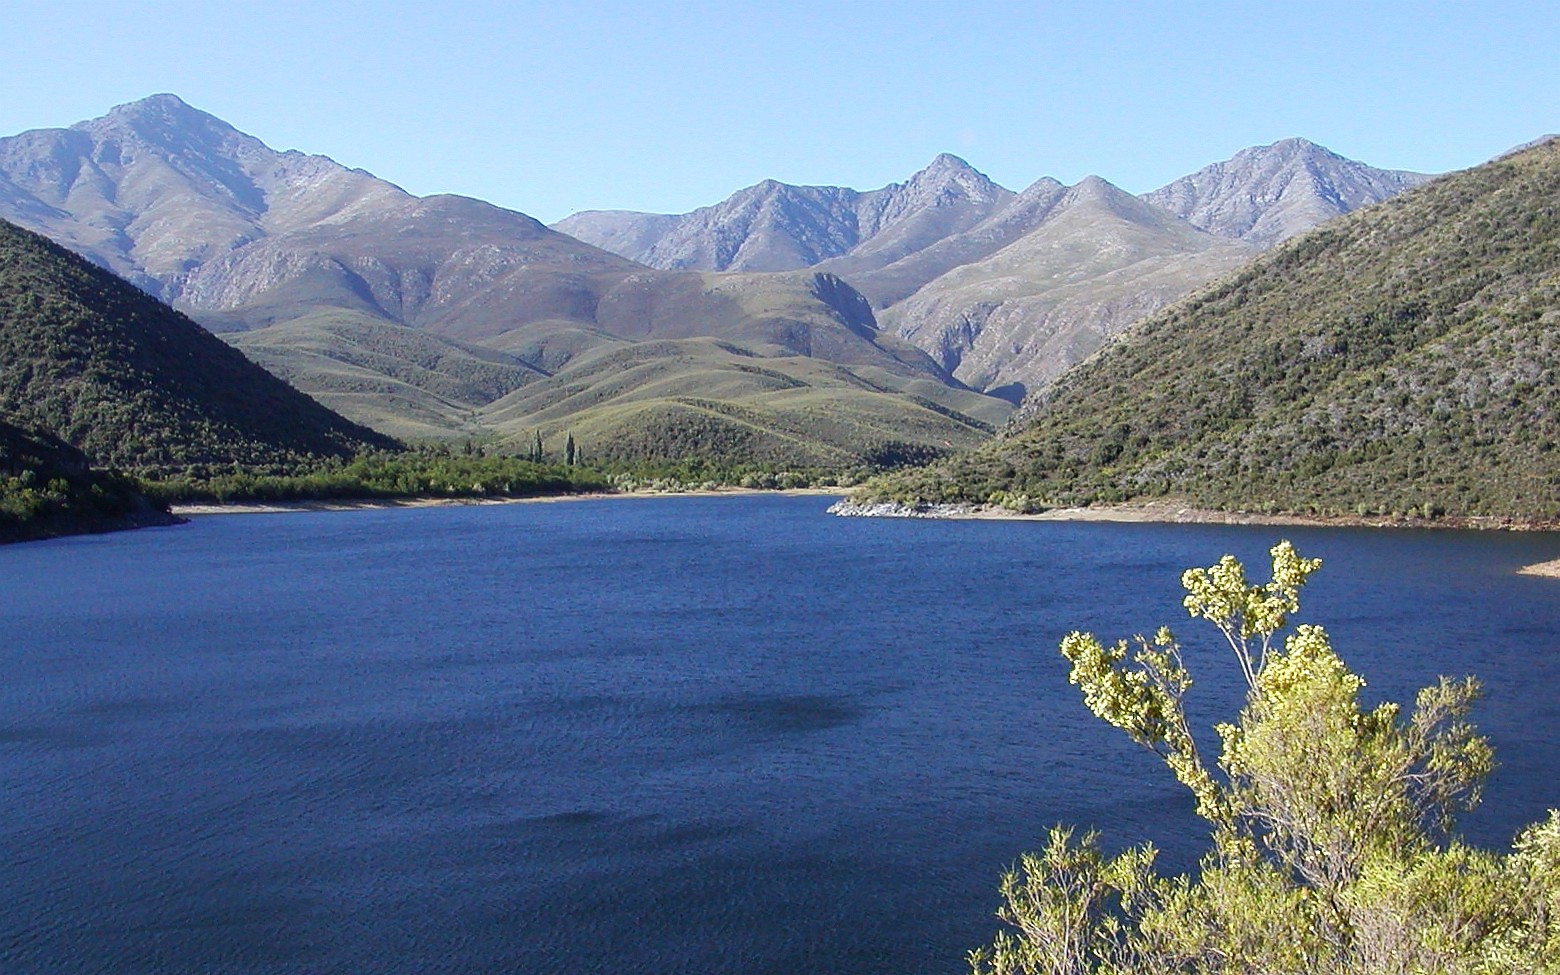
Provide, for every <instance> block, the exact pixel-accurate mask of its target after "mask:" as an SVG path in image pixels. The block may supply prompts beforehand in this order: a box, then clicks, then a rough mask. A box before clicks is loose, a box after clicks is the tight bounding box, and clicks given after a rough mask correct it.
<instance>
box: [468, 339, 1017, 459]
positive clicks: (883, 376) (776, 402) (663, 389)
mask: <svg viewBox="0 0 1560 975" xmlns="http://www.w3.org/2000/svg"><path fill="white" fill-rule="evenodd" d="M769 351H770V352H771V353H774V352H775V351H777V350H773V349H771V350H769ZM1001 407H1002V404H1000V403H997V402H996V401H994V400H991V399H990V398H989V397H984V396H980V395H978V394H975V393H970V392H967V391H960V390H955V389H951V388H949V387H947V386H944V385H942V384H940V383H937V382H935V381H933V380H929V379H923V378H920V377H915V376H904V375H900V374H898V373H892V372H887V371H883V370H872V369H866V368H862V367H857V368H856V369H855V370H852V369H847V368H845V367H843V366H839V365H835V364H833V363H830V362H826V361H823V360H819V359H813V358H809V357H807V356H799V355H775V354H771V355H768V356H760V355H756V354H754V352H753V351H752V350H750V349H747V348H744V347H742V346H737V345H732V344H730V343H725V342H720V341H717V340H715V339H710V338H692V339H681V340H668V341H656V342H638V343H632V344H627V345H616V346H603V347H601V348H599V349H597V350H595V351H593V352H589V353H586V354H583V355H581V356H579V357H577V358H576V359H575V360H574V361H572V362H571V363H570V364H569V366H568V367H567V368H566V369H564V370H562V371H560V372H559V373H558V374H557V375H556V376H554V377H552V378H551V379H549V380H547V381H545V382H541V383H534V384H531V385H529V386H526V387H525V388H523V389H520V390H518V391H516V392H514V393H511V394H510V395H508V396H506V397H504V398H503V399H501V400H499V401H497V402H495V403H494V404H492V405H491V406H490V407H488V408H487V409H486V410H485V411H484V413H483V421H484V422H485V423H487V424H489V425H491V426H492V428H494V429H495V430H497V431H498V432H499V433H500V435H501V436H503V437H504V438H505V443H506V444H507V445H509V446H512V447H517V448H521V449H523V448H524V447H525V446H526V445H527V444H529V443H530V438H531V437H532V435H533V431H535V430H540V431H541V433H542V434H543V436H544V438H547V439H548V441H549V443H551V441H552V440H554V439H558V440H561V438H562V437H563V436H564V434H565V433H567V432H572V433H573V434H574V436H575V439H576V440H577V441H578V442H579V444H580V446H581V448H582V449H583V450H584V451H586V453H587V456H588V457H590V458H595V459H619V460H630V459H649V460H677V459H682V458H684V457H688V456H699V457H706V458H708V459H711V460H716V461H721V462H744V461H753V462H762V463H771V464H782V465H798V466H838V465H853V464H859V463H863V462H866V463H883V462H890V461H893V460H896V459H899V458H901V457H913V458H926V457H929V456H931V455H934V454H940V453H944V452H946V451H948V450H950V449H953V448H963V447H969V446H973V445H974V444H975V443H977V442H979V441H981V440H983V439H985V438H986V437H987V436H989V435H990V433H991V431H992V430H993V428H994V424H995V423H997V422H1000V420H1001V418H1002V412H1003V411H1002V408H1001Z"/></svg>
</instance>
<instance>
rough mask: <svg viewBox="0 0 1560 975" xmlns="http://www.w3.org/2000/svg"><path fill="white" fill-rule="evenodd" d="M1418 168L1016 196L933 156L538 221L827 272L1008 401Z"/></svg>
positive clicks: (1355, 168) (1329, 168)
mask: <svg viewBox="0 0 1560 975" xmlns="http://www.w3.org/2000/svg"><path fill="white" fill-rule="evenodd" d="M1426 179H1428V177H1426V176H1422V175H1420V174H1417V173H1407V172H1395V171H1389V170H1381V169H1375V168H1373V167H1370V166H1366V165H1364V164H1362V163H1357V162H1354V161H1352V160H1348V159H1345V158H1343V157H1342V156H1339V155H1337V154H1335V153H1332V152H1329V151H1328V150H1326V149H1324V148H1322V147H1321V146H1317V145H1315V144H1313V143H1310V142H1306V141H1305V140H1303V139H1289V140H1285V141H1283V142H1279V143H1276V144H1274V145H1272V146H1258V147H1253V148H1251V149H1247V150H1244V151H1242V152H1240V153H1238V154H1237V155H1236V156H1235V157H1234V158H1232V159H1229V160H1226V161H1224V162H1221V163H1216V164H1214V165H1212V166H1208V167H1206V168H1204V169H1202V170H1200V171H1198V172H1197V173H1193V174H1191V175H1189V176H1186V177H1183V178H1182V179H1180V180H1177V181H1175V182H1173V183H1171V184H1169V185H1168V186H1165V187H1162V188H1161V189H1159V190H1156V191H1154V192H1153V193H1149V194H1144V196H1143V197H1142V198H1141V200H1140V201H1138V202H1129V200H1128V198H1127V194H1124V193H1122V192H1121V191H1120V190H1117V189H1116V188H1115V187H1112V186H1110V185H1109V184H1108V183H1105V182H1104V181H1103V180H1100V179H1098V178H1091V179H1089V180H1085V181H1083V182H1082V183H1080V184H1079V185H1078V186H1076V187H1067V186H1063V185H1062V184H1061V183H1059V182H1057V181H1056V180H1053V179H1041V180H1039V181H1037V182H1036V183H1034V184H1033V185H1031V186H1030V187H1029V188H1028V189H1026V190H1024V191H1023V192H1022V193H1018V194H1014V193H1011V192H1010V191H1008V190H1005V189H1003V188H1002V187H999V186H997V185H996V184H994V183H992V182H991V181H990V180H988V179H986V177H985V176H983V175H981V174H980V173H979V172H977V171H976V170H974V169H972V168H970V167H969V165H968V164H967V163H965V162H964V161H963V160H960V159H958V158H957V157H954V156H947V155H944V156H939V157H938V158H937V159H936V160H934V161H933V163H932V164H931V165H930V166H928V167H927V168H926V169H924V170H922V171H921V172H920V173H917V174H916V175H915V176H914V177H912V178H911V179H910V180H909V181H907V182H906V183H904V184H891V185H890V186H888V187H885V188H884V189H882V190H876V191H872V192H868V193H861V192H857V191H855V190H848V189H842V188H840V187H801V186H788V185H786V184H783V183H777V182H774V181H772V180H771V181H766V182H765V183H761V184H759V185H758V186H754V187H750V188H748V189H746V190H742V191H740V192H738V193H736V194H734V195H733V196H731V197H730V198H729V199H727V200H726V201H724V202H723V203H721V204H718V205H716V206H713V207H706V208H703V209H701V210H696V211H694V212H692V213H688V214H681V215H661V214H642V213H630V212H623V211H616V212H600V211H596V212H586V213H580V214H575V215H574V216H571V217H569V218H567V219H565V220H563V221H560V222H559V223H558V224H556V225H554V226H555V228H556V229H559V230H563V231H565V232H567V233H571V234H573V235H575V236H578V237H580V238H581V239H583V240H586V241H589V242H591V243H594V244H596V245H598V246H600V247H602V248H604V249H607V250H611V251H613V252H615V253H618V254H622V255H625V256H628V257H631V258H633V259H634V260H637V261H641V262H643V263H647V264H651V265H654V266H657V267H689V268H727V267H746V268H753V269H777V268H799V267H806V266H812V267H816V268H818V269H819V270H826V271H829V272H831V273H833V274H836V275H839V276H840V277H841V278H843V279H845V280H846V281H848V282H850V284H851V285H852V286H853V287H855V288H856V289H857V290H859V291H860V292H861V293H862V294H863V295H865V296H866V297H867V299H868V300H869V301H870V302H871V303H872V307H873V308H874V309H875V310H876V311H877V312H878V315H879V318H880V319H881V321H882V322H883V324H884V327H885V329H886V330H889V331H893V332H895V333H896V334H897V335H898V336H899V337H900V338H903V339H905V340H906V341H909V342H911V343H912V344H914V345H916V346H917V347H919V348H920V349H922V350H923V351H925V352H926V353H927V354H929V355H930V356H931V357H932V358H933V359H935V360H936V361H937V362H938V363H939V365H941V366H942V367H943V368H944V369H947V370H948V371H949V372H951V373H953V374H954V375H956V376H957V377H958V378H959V379H960V380H961V381H962V382H964V383H967V384H969V385H971V386H973V387H974V388H976V389H980V390H985V391H988V392H991V393H994V394H995V395H999V396H1002V397H1004V398H1007V399H1010V400H1013V401H1017V400H1019V399H1021V398H1022V397H1023V396H1024V395H1025V393H1026V392H1027V391H1029V390H1033V389H1038V388H1043V387H1044V386H1045V385H1046V384H1047V383H1049V382H1051V381H1052V380H1053V379H1054V378H1055V377H1056V376H1057V375H1059V374H1061V373H1062V372H1063V371H1065V370H1066V369H1068V368H1070V367H1071V366H1073V365H1074V364H1076V363H1077V362H1079V361H1080V360H1082V359H1083V358H1084V357H1085V356H1087V355H1088V354H1089V353H1091V352H1093V351H1094V350H1095V349H1097V348H1099V346H1100V344H1101V343H1102V342H1103V341H1105V340H1106V339H1107V338H1109V337H1110V336H1112V335H1114V334H1116V333H1117V332H1119V331H1120V330H1121V329H1122V328H1123V327H1125V326H1126V325H1127V324H1128V323H1130V322H1132V321H1134V320H1136V319H1137V318H1140V317H1142V316H1143V315H1146V314H1148V313H1150V312H1152V311H1154V310H1155V309H1158V308H1160V307H1163V306H1164V305H1165V304H1166V303H1168V302H1170V301H1173V300H1174V299H1176V298H1179V297H1181V296H1182V295H1184V294H1186V293H1187V292H1188V291H1190V290H1192V289H1193V288H1195V287H1197V286H1198V285H1200V284H1203V283H1205V282H1207V281H1209V280H1212V279H1213V278H1215V277H1217V276H1218V275H1220V274H1223V273H1225V272H1227V271H1229V270H1231V269H1233V268H1234V267H1236V266H1237V265H1238V264H1239V263H1240V262H1241V261H1243V260H1245V259H1247V258H1249V257H1250V256H1252V255H1254V254H1255V253H1256V252H1257V251H1258V250H1260V249H1263V248H1266V247H1270V246H1272V245H1273V244H1275V243H1277V242H1278V241H1280V240H1282V239H1285V238H1287V237H1289V236H1292V235H1293V234H1296V233H1299V232H1301V231H1303V230H1306V229H1309V228H1310V227H1313V226H1315V225H1317V224H1318V223H1321V222H1323V221H1325V220H1328V219H1331V218H1332V217H1335V216H1337V215H1339V214H1341V213H1346V212H1348V211H1350V210H1353V209H1355V208H1357V207H1359V206H1362V205H1365V204H1368V203H1373V202H1377V201H1379V200H1383V199H1386V198H1388V197H1390V196H1392V195H1393V194H1395V193H1398V192H1401V191H1402V190H1403V189H1406V188H1407V187H1410V186H1413V185H1417V184H1418V183H1420V182H1423V181H1424V180H1426ZM1232 239H1233V240H1232ZM1233 241H1239V243H1234V242H1233Z"/></svg>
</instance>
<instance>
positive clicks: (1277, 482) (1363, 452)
mask: <svg viewBox="0 0 1560 975" xmlns="http://www.w3.org/2000/svg"><path fill="white" fill-rule="evenodd" d="M1557 366H1560V140H1557V141H1551V142H1549V143H1547V144H1544V145H1541V146H1538V147H1536V148H1533V149H1529V150H1527V151H1524V152H1521V153H1517V154H1514V155H1511V156H1507V157H1505V158H1502V159H1499V160H1496V161H1494V162H1491V163H1488V164H1486V165H1484V166H1480V167H1477V168H1475V169H1471V170H1468V171H1465V172H1462V173H1457V174H1453V175H1450V176H1447V177H1443V178H1441V179H1439V180H1436V181H1434V182H1432V183H1429V184H1427V185H1425V186H1423V187H1421V188H1419V189H1416V190H1411V191H1409V192H1407V193H1404V194H1403V195H1402V196H1399V197H1397V198H1395V199H1393V200H1391V201H1388V202H1386V203H1383V204H1379V205H1376V206H1373V207H1369V208H1367V209H1364V210H1360V211H1357V212H1356V213H1354V214H1351V215H1349V216H1346V217H1343V218H1340V219H1338V220H1335V221H1333V222H1331V223H1329V224H1327V225H1326V226H1325V227H1323V228H1320V229H1318V230H1316V231H1313V232H1311V233H1310V234H1307V235H1305V236H1303V237H1300V238H1297V239H1294V240H1292V241H1290V242H1288V243H1287V244H1285V245H1283V246H1281V247H1279V248H1278V249H1276V250H1275V251H1273V252H1271V253H1269V254H1268V255H1266V256H1264V257H1261V258H1259V259H1257V260H1256V261H1254V262H1252V263H1251V264H1249V265H1247V266H1246V267H1244V268H1243V269H1241V270H1240V271H1238V272H1236V273H1235V274H1233V275H1232V276H1230V277H1227V278H1225V279H1223V280H1222V281H1220V282H1218V283H1216V284H1214V285H1212V286H1210V287H1208V288H1206V289H1204V290H1202V291H1201V292H1199V293H1198V294H1196V295H1194V296H1192V297H1191V298H1188V299H1186V300H1184V301H1182V302H1181V303H1179V304H1177V305H1175V306H1173V307H1171V308H1169V309H1167V310H1165V311H1163V312H1161V313H1159V314H1156V315H1154V316H1152V317H1151V318H1149V319H1146V320H1144V321H1143V322H1141V323H1139V325H1137V326H1135V327H1134V328H1133V329H1131V330H1130V331H1129V332H1128V333H1127V334H1126V335H1124V336H1123V337H1122V339H1121V340H1118V341H1117V342H1115V343H1113V344H1112V345H1110V346H1107V347H1106V348H1105V349H1104V350H1103V351H1101V352H1100V353H1099V354H1098V355H1096V356H1095V357H1093V358H1092V359H1090V360H1089V361H1088V362H1086V363H1084V364H1083V365H1081V366H1080V367H1078V368H1076V369H1075V370H1073V371H1072V372H1070V373H1068V374H1067V375H1065V376H1064V377H1063V378H1062V379H1061V380H1060V381H1059V382H1058V383H1056V384H1055V385H1054V386H1053V387H1052V388H1050V389H1049V390H1048V391H1047V392H1046V393H1045V394H1044V396H1043V397H1042V398H1039V399H1038V400H1036V401H1034V402H1032V403H1031V404H1029V406H1028V407H1027V409H1026V410H1025V414H1026V415H1027V420H1026V421H1024V422H1021V423H1018V424H1015V428H1016V431H1017V432H1014V433H1011V434H1009V435H1008V436H1005V437H1003V438H1001V439H1000V440H998V441H994V442H993V443H991V444H989V445H986V446H984V447H982V448H981V449H979V450H977V451H976V452H974V453H972V454H969V455H967V456H965V457H962V458H959V459H956V460H951V461H948V462H945V463H943V464H940V465H937V466H934V467H931V468H928V469H926V470H922V471H916V472H911V473H909V474H907V475H905V476H902V477H899V478H892V479H887V480H885V481H882V482H879V483H877V484H875V485H874V486H873V487H872V488H871V489H870V490H869V491H868V492H866V496H873V497H878V498H894V499H898V500H901V501H909V500H923V501H932V502H962V503H974V504H982V503H987V502H988V501H990V500H993V499H994V498H995V499H997V500H1002V499H1003V498H1004V497H1006V498H1007V499H1008V501H1009V503H1013V504H1018V505H1020V506H1025V505H1029V504H1034V505H1044V506H1051V505H1064V504H1089V503H1098V502H1114V501H1123V500H1128V499H1143V498H1155V497H1177V498H1184V499H1187V500H1189V501H1191V502H1193V503H1196V504H1201V505H1205V506H1211V507H1217V508H1222V509H1245V510H1271V511H1291V512H1306V511H1320V512H1333V513H1340V514H1360V513H1364V514H1370V513H1391V512H1402V513H1408V512H1417V513H1421V514H1425V513H1428V514H1435V513H1445V514H1451V515H1469V516H1473V515H1505V516H1519V517H1538V518H1554V517H1560V451H1557V450H1556V444H1557V441H1560V390H1557V386H1556V379H1557V375H1556V369H1557ZM1015 495H1016V496H1019V497H1018V498H1016V499H1015V498H1014V497H1013V496H1015Z"/></svg>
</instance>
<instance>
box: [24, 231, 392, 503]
mask: <svg viewBox="0 0 1560 975" xmlns="http://www.w3.org/2000/svg"><path fill="white" fill-rule="evenodd" d="M0 417H6V418H11V419H12V420H13V421H15V422H20V423H22V424H24V425H26V426H27V427H29V428H33V429H37V430H41V431H46V432H48V433H50V434H52V435H54V436H56V437H58V438H59V439H61V440H63V441H65V442H66V443H69V444H70V445H72V446H74V447H76V448H78V449H80V450H81V451H82V452H83V453H85V454H86V456H87V457H88V458H90V459H91V461H92V463H94V464H96V465H99V466H107V467H117V468H122V469H125V470H128V471H135V472H144V473H166V472H175V471H185V470H190V469H198V468H202V467H210V466H229V467H230V466H232V465H234V464H239V465H244V466H250V467H262V468H263V467H273V466H276V465H289V464H294V463H297V462H299V461H303V460H307V459H308V458H311V457H323V456H344V455H347V454H350V453H352V452H353V451H356V450H359V449H362V448H364V447H369V446H389V445H390V441H389V440H388V439H386V438H384V437H382V436H380V435H378V434H375V433H373V432H371V431H369V430H367V429H364V428H362V427H359V426H356V425H355V424H352V423H350V422H348V421H347V420H344V419H343V418H341V417H340V416H337V415H336V414H334V413H332V412H330V411H329V410H327V409H326V408H325V407H323V406H321V405H319V404H318V403H316V402H315V401H313V400H311V399H309V398H308V397H307V396H304V395H303V394H302V393H299V392H298V391H297V390H295V389H293V388H292V387H290V386H288V385H287V384H286V383H284V382H282V381H281V380H279V379H277V378H276V377H274V376H272V375H270V374H269V373H267V372H266V371H265V370H264V369H261V368H260V367H258V366H256V365H255V364H254V363H252V362H250V361H249V360H248V359H246V358H245V357H244V356H243V354H242V353H240V352H238V351H237V350H235V349H233V348H231V347H229V346H228V345H227V344H225V343H224V342H222V341H221V340H220V339H218V338H216V337H215V336H213V335H212V334H211V333H210V332H208V331H206V330H205V329H203V328H201V327H200V326H199V325H197V324H196V323H195V322H193V321H191V320H189V319H188V318H186V317H185V316H184V315H182V314H179V313H178V312H176V311H174V310H173V309H171V308H169V307H168V306H166V305H164V304H162V303H161V302H159V301H158V300H157V299H155V298H153V297H151V296H150V295H148V294H146V293H145V292H143V291H140V290H139V289H137V288H135V287H133V286H131V285H129V284H127V283H125V282H124V281H122V280H120V279H119V278H117V277H115V276H114V275H112V274H110V273H108V272H107V271H104V270H103V269H102V268H99V267H97V266H95V265H93V264H90V263H88V262H87V261H86V260H84V259H82V258H81V257H79V256H77V255H75V254H72V253H71V252H69V251H67V250H65V249H64V248H63V247H60V246H58V245H56V244H54V243H52V242H50V241H48V240H47V239H45V238H43V237H41V236H39V235H37V234H34V233H30V232H28V231H26V230H23V229H21V228H19V227H15V226H13V225H11V224H9V223H5V222H4V221H0Z"/></svg>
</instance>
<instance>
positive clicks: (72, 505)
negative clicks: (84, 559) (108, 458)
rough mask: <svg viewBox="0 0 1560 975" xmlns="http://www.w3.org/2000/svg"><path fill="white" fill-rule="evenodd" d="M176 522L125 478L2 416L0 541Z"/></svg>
mask: <svg viewBox="0 0 1560 975" xmlns="http://www.w3.org/2000/svg"><path fill="white" fill-rule="evenodd" d="M176 520H177V519H174V518H172V517H171V516H169V515H168V513H167V511H166V509H164V508H161V507H159V506H157V505H154V504H153V503H152V502H151V501H149V500H147V499H146V498H145V497H144V496H143V495H142V494H141V493H140V491H139V489H138V488H137V486H136V484H135V483H134V482H133V481H131V480H130V479H129V478H128V477H125V476H123V475H120V474H114V473H110V472H106V471H95V470H92V469H91V466H90V464H89V463H88V461H87V457H86V455H85V454H83V453H81V452H80V451H79V450H76V449H75V448H74V447H71V446H70V445H69V444H67V443H65V442H64V441H61V440H59V439H57V438H54V437H51V436H49V435H47V434H35V433H28V432H27V431H24V430H22V429H20V428H19V427H16V426H14V425H12V424H10V423H6V422H4V421H3V420H0V543H6V542H21V541H27V540H29V539H35V538H49V537H52V536H54V535H67V534H76V533H80V532H93V531H107V530H110V529H114V528H127V527H130V526H132V525H152V524H172V523H173V522H174V521H176Z"/></svg>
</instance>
